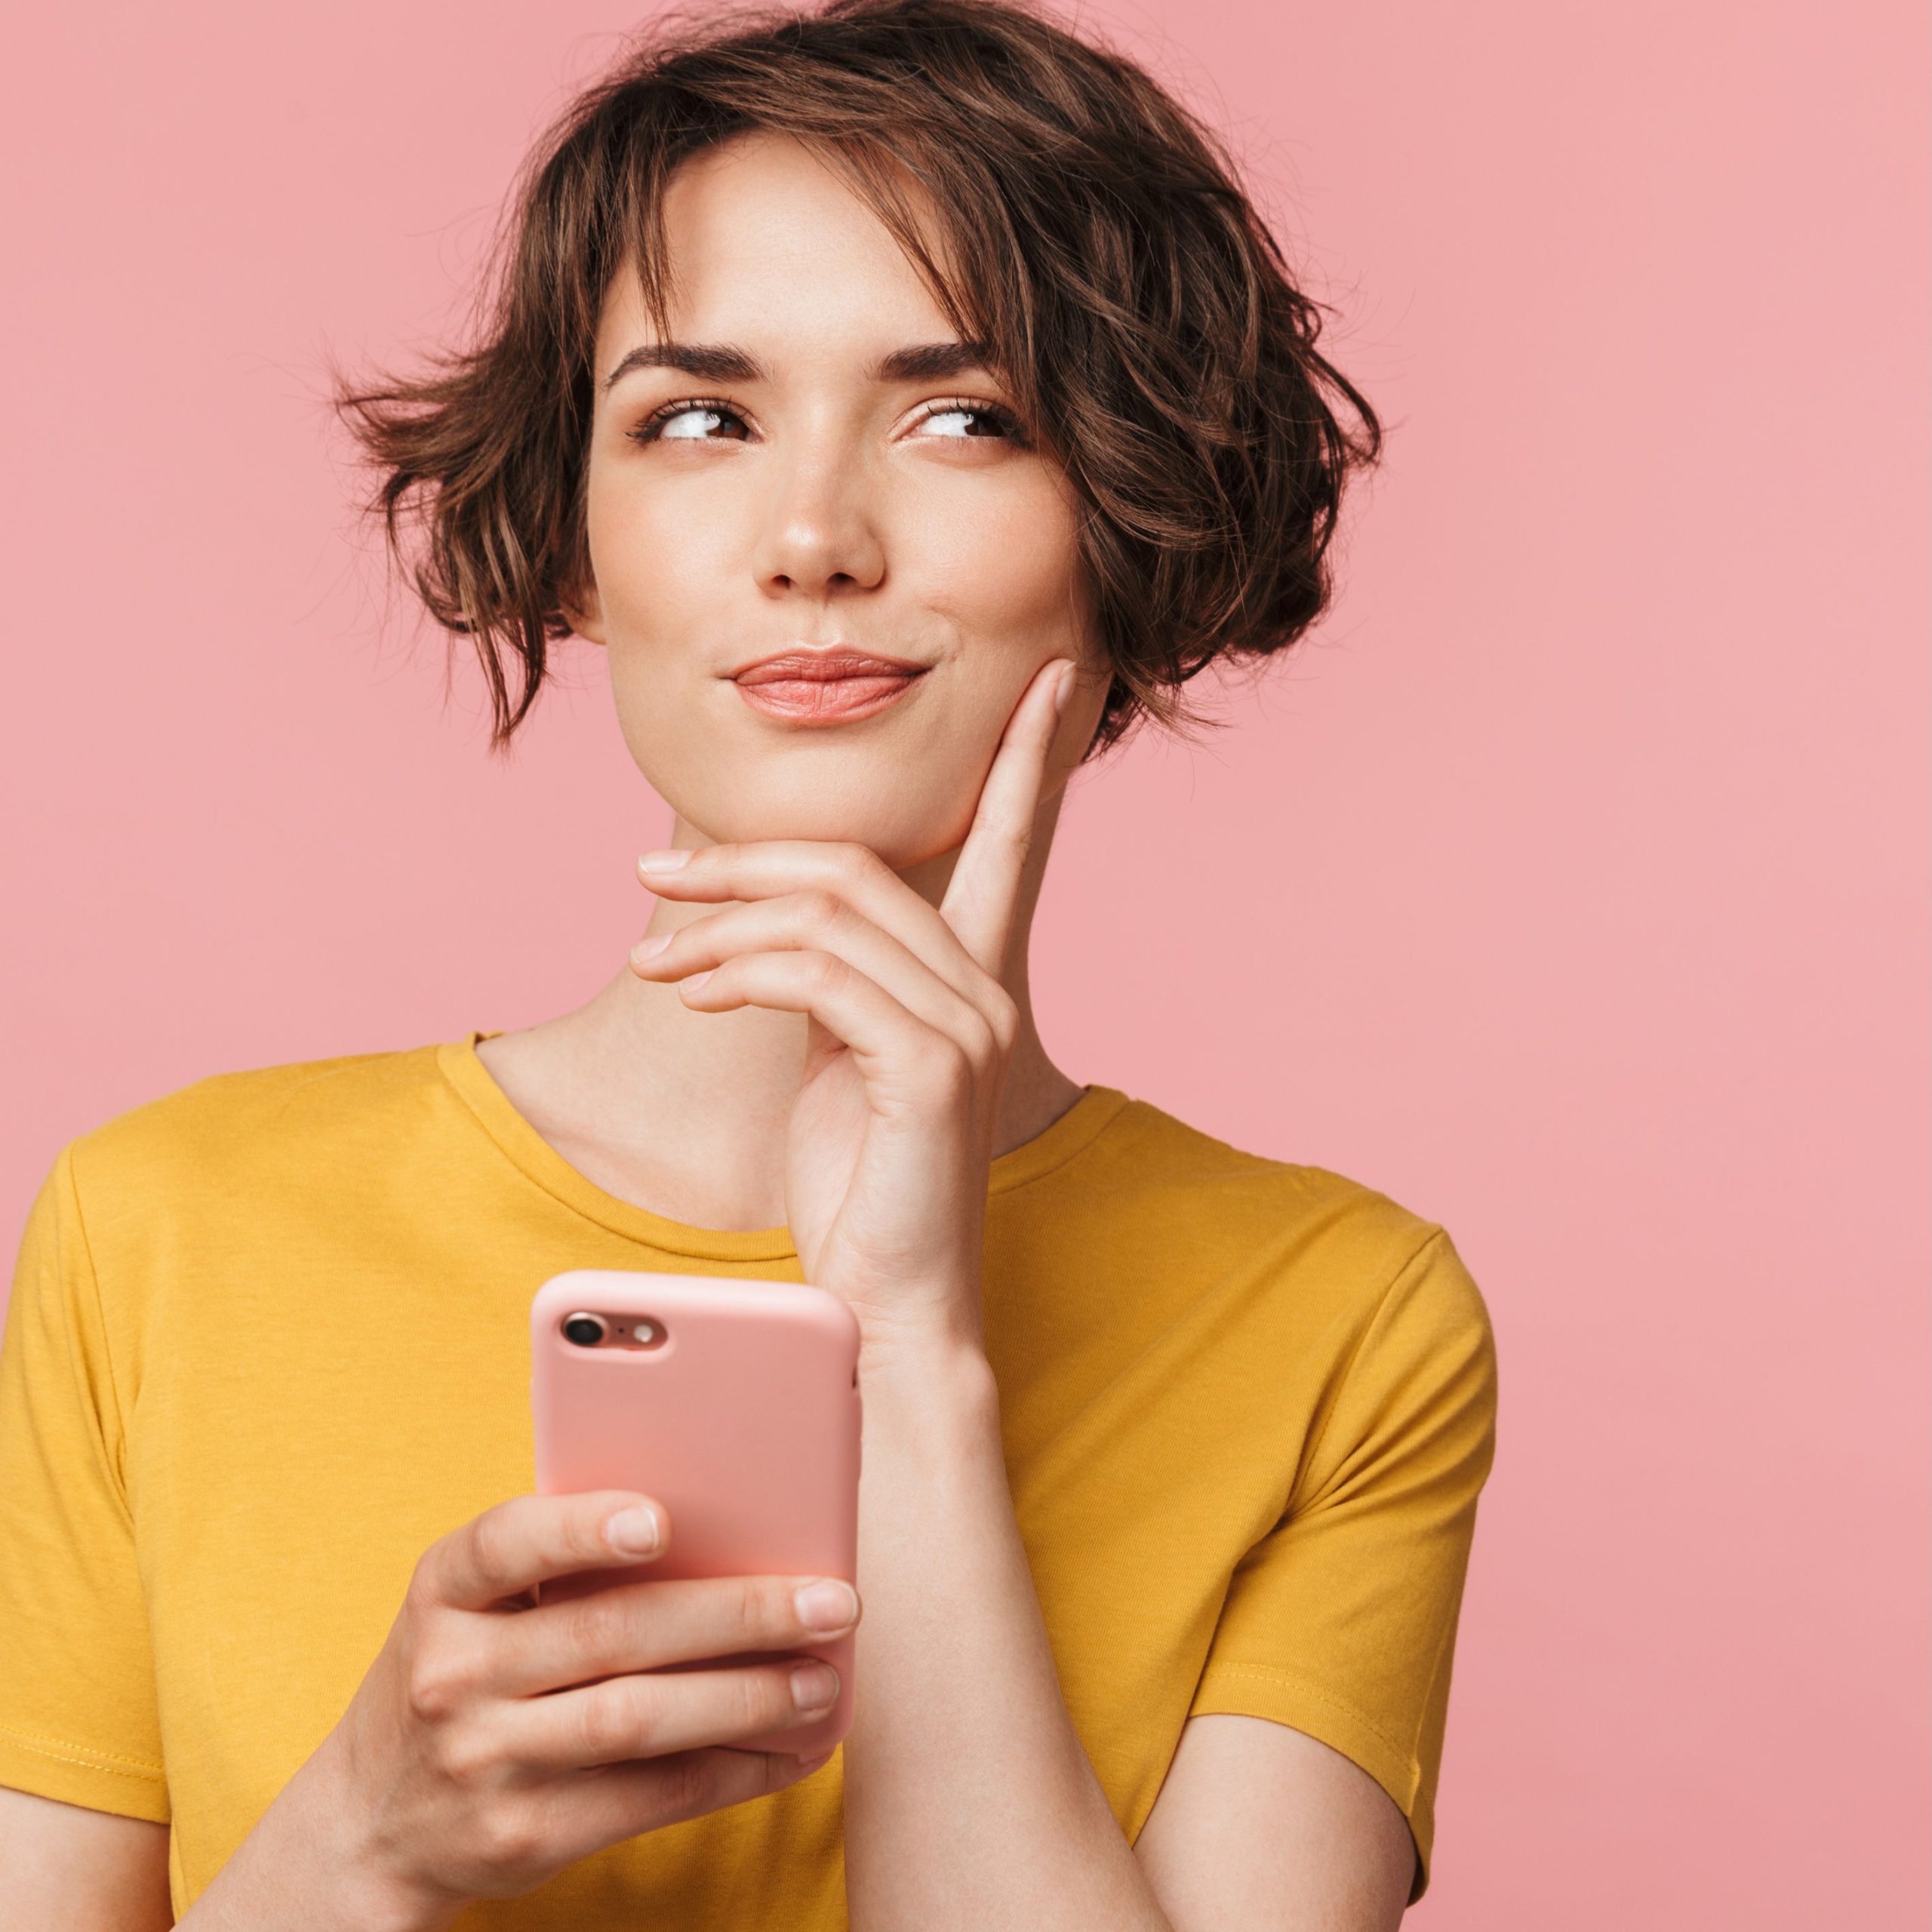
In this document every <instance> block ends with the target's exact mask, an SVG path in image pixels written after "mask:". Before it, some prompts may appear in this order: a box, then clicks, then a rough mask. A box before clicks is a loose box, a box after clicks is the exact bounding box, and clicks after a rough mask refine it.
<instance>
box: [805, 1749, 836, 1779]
mask: <svg viewBox="0 0 1932 1932" xmlns="http://www.w3.org/2000/svg"><path fill="white" fill-rule="evenodd" d="M832 1749H833V1750H836V1749H838V1746H833V1747H832ZM831 1761H832V1752H831V1751H817V1752H814V1753H813V1754H812V1755H811V1757H809V1758H800V1759H799V1760H798V1775H799V1777H807V1776H808V1775H809V1774H811V1773H812V1772H814V1771H815V1770H817V1769H818V1767H820V1765H821V1764H830V1763H831Z"/></svg>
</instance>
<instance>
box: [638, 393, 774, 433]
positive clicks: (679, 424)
mask: <svg viewBox="0 0 1932 1932" xmlns="http://www.w3.org/2000/svg"><path fill="white" fill-rule="evenodd" d="M718 432H723V433H722V434H720V433H718ZM624 433H625V434H626V435H628V436H629V438H630V439H631V440H632V441H633V442H636V443H659V442H663V443H712V442H743V441H744V440H745V438H746V437H747V436H748V435H750V433H751V430H750V426H749V425H748V424H747V423H746V421H745V419H744V418H743V417H742V416H740V414H738V412H737V411H736V410H735V409H734V408H732V407H731V405H730V404H728V403H724V402H719V401H715V399H713V398H708V397H693V396H686V397H683V398H680V399H679V400H678V401H676V402H667V403H666V404H664V405H663V406H662V407H661V408H657V409H654V410H653V411H651V414H649V415H648V417H645V420H643V421H642V422H641V423H639V424H638V426H637V427H636V428H635V429H627V430H626V432H624Z"/></svg>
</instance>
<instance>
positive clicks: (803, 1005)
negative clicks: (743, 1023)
mask: <svg viewBox="0 0 1932 1932" xmlns="http://www.w3.org/2000/svg"><path fill="white" fill-rule="evenodd" d="M678 993H679V995H680V996H681V998H683V1000H684V1002H685V1004H686V1005H687V1006H688V1007H690V1008H693V1009H694V1011H697V1012H700V1013H730V1012H732V1011H735V1010H737V1008H740V1007H746V1006H756V1007H763V1008H766V1009H768V1011H772V1012H774V1013H808V1014H811V1017H813V1018H814V1020H817V1022H818V1023H819V1024H820V1026H823V1027H824V1028H825V1029H826V1031H827V1032H829V1033H831V1034H832V1035H835V1037H836V1038H838V1039H841V1040H842V1041H844V1043H845V1044H846V1045H847V1046H848V1047H849V1048H851V1050H852V1051H853V1053H854V1054H855V1055H856V1056H857V1058H858V1060H859V1061H860V1069H861V1071H862V1072H863V1073H864V1074H865V1075H866V1079H867V1081H868V1082H869V1083H878V1082H881V1081H883V1082H885V1083H888V1087H889V1084H890V1083H894V1082H903V1083H904V1084H905V1086H906V1088H907V1090H908V1093H909V1096H910V1093H911V1091H912V1090H915V1089H916V1090H918V1092H919V1093H920V1094H921V1095H924V1094H926V1093H927V1092H928V1091H930V1088H931V1084H934V1083H937V1084H949V1083H950V1082H951V1081H952V1079H953V1078H955V1076H963V1075H965V1074H967V1073H968V1072H969V1071H970V1066H969V1063H968V1059H967V1056H966V1054H965V1053H964V1050H963V1049H962V1048H960V1046H959V1045H958V1043H957V1042H956V1041H954V1040H952V1039H951V1038H949V1036H948V1035H946V1034H944V1033H942V1032H939V1031H938V1030H937V1029H936V1028H934V1027H931V1026H927V1025H926V1024H925V1023H924V1021H923V1020H917V1019H915V1018H914V1017H913V1016H912V1014H910V1013H909V1012H908V1011H906V1008H904V1007H903V1006H901V1005H900V1003H899V1002H898V1001H897V1000H896V999H894V998H893V997H892V995H891V994H890V993H888V992H886V991H885V989H884V988H883V987H882V986H880V985H879V984H878V983H877V982H876V981H875V980H869V979H867V978H866V976H865V975H864V974H863V973H860V972H857V971H854V968H851V967H850V966H848V965H847V964H846V963H845V962H844V960H842V959H839V958H835V957H834V956H833V955H832V954H831V953H829V952H748V953H746V954H744V955H741V956H740V958H736V959H733V960H731V961H728V962H727V963H726V964H724V965H722V966H721V967H719V968H718V969H717V971H715V972H712V973H701V974H697V975H696V976H695V977H693V978H691V979H688V980H684V981H682V982H681V983H680V984H679V986H678Z"/></svg>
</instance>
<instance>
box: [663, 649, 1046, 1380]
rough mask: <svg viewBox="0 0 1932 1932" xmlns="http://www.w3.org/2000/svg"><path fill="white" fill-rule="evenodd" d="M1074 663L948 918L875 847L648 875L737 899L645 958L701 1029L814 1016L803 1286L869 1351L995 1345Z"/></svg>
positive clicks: (816, 847)
mask: <svg viewBox="0 0 1932 1932" xmlns="http://www.w3.org/2000/svg"><path fill="white" fill-rule="evenodd" d="M1074 675H1075V673H1074V666H1072V663H1070V662H1069V661H1068V660H1066V659H1063V658H1057V659H1054V660H1052V661H1051V662H1050V663H1048V664H1046V665H1044V666H1042V667H1041V669H1040V670H1039V671H1038V672H1037V673H1036V674H1035V676H1034V678H1033V679H1032V682H1031V683H1030V684H1029V685H1028V686H1027V688H1026V691H1025V693H1024V694H1023V695H1022V697H1021V698H1020V702H1019V703H1018V704H1017V706H1015V707H1014V712H1013V715H1012V717H1011V718H1010V719H1009V720H1008V724H1007V728H1006V731H1005V734H1004V736H1003V737H1002V738H1001V742H1000V746H999V749H998V752H996V754H995V756H994V758H993V761H992V768H991V770H990V771H989V772H988V773H987V775H986V782H985V783H984V784H983V786H982V787H981V788H980V799H979V804H978V808H977V811H976V812H975V814H974V820H973V825H972V829H971V832H969V833H968V835H967V838H966V841H965V843H964V844H963V845H962V846H961V848H960V853H959V857H958V862H957V863H956V864H955V867H954V869H953V872H952V879H951V881H950V882H949V884H948V886H947V888H946V894H945V897H944V899H943V901H942V903H940V906H939V907H938V908H937V909H934V907H933V906H930V905H929V904H928V903H927V902H926V901H925V900H924V899H922V898H921V897H920V896H919V895H918V893H916V892H915V891H913V889H912V887H910V886H909V885H908V884H906V881H904V880H903V879H902V878H900V877H899V876H898V875H897V873H895V872H893V871H892V870H891V868H890V867H889V866H887V865H886V864H885V863H884V861H883V860H881V859H880V858H878V857H877V855H876V854H874V853H872V852H871V851H868V850H867V849H866V848H865V847H864V846H862V845H851V844H832V843H829V842H825V841H809V840H769V841H761V842H759V843H757V844H743V845H712V846H706V847H705V848H702V849H700V850H699V851H694V852H682V851H670V852H653V853H647V854H645V856H644V857H643V858H641V860H638V871H639V873H640V875H641V876H642V878H643V879H644V881H645V884H648V886H649V887H650V888H651V891H654V892H655V893H656V894H658V895H659V897H661V898H665V899H675V900H698V901H717V900H730V901H733V902H735V903H732V904H731V905H729V906H728V907H727V908H726V909H724V911H721V912H713V913H711V914H709V915H706V917H704V918H700V919H696V920H694V921H691V924H688V925H686V926H684V927H682V928H680V929H679V930H678V931H676V932H675V933H672V934H669V935H667V936H663V937H657V938H654V939H648V940H645V941H644V942H642V943H641V944H640V945H639V946H638V947H637V948H636V949H635V950H634V951H633V952H632V955H631V964H632V970H633V971H635V973H637V974H638V976H639V977H641V978H644V979H647V980H676V981H677V982H678V991H679V993H680V995H681V997H682V998H683V1000H684V1002H685V1004H686V1005H687V1006H688V1007H690V1008H691V1009H692V1010H693V1011H697V1012H700V1013H728V1012H731V1011H734V1009H735V1008H740V1007H746V1006H757V1007H768V1008H773V1009H775V1010H777V1011H783V1012H788V1013H802V1014H807V1015H808V1016H809V1025H808V1041H807V1047H806V1054H805V1061H804V1075H803V1078H802V1080H801V1084H800V1087H799V1091H798V1098H797V1100H796V1101H795V1103H794V1105H793V1107H792V1116H791V1121H790V1126H789V1134H788V1137H787V1149H786V1180H785V1193H786V1212H787V1214H788V1215H789V1219H790V1222H791V1226H792V1235H793V1238H794V1239H795V1241H797V1243H798V1256H799V1260H800V1261H801V1263H802V1264H803V1267H804V1276H805V1278H806V1280H807V1281H810V1282H811V1283H812V1284H813V1285H814V1286H815V1287H822V1288H827V1289H829V1290H831V1291H832V1292H833V1293H835V1294H838V1295H841V1296H842V1297H844V1300H846V1302H847V1303H848V1304H850V1306H851V1308H852V1309H853V1311H854V1313H855V1314H856V1315H857V1316H858V1318H859V1324H860V1333H861V1335H862V1337H863V1346H864V1347H865V1348H866V1349H867V1350H868V1351H869V1352H870V1351H873V1350H875V1349H877V1348H878V1346H880V1345H881V1343H882V1342H885V1341H889V1340H891V1339H892V1338H893V1337H895V1336H897V1335H899V1334H903V1333H905V1332H906V1331H907V1330H908V1328H909V1327H924V1328H927V1329H933V1328H937V1330H938V1331H940V1332H941V1333H942V1334H943V1335H944V1336H945V1337H946V1338H948V1339H949V1340H960V1339H964V1340H968V1341H970V1342H971V1343H973V1344H974V1345H975V1346H977V1345H978V1343H979V1341H980V1299H979V1298H980V1245H981V1240H982V1236H983V1226H984V1221H985V1216H986V1183H987V1174H988V1171H989V1168H990V1167H991V1165H992V1146H993V1136H994V1133H995V1128H996V1126H997V1124H998V1110H999V1097H1000V1091H1001V1086H1002V1085H1003V1084H1004V1079H1005V1074H1006V1067H1007V1063H1008V1060H1009V1059H1010V1057H1011V1054H1012V1051H1013V1048H1014V1040H1015V1038H1016V1037H1017V1032H1018V1012H1017V1008H1015V1006H1014V1001H1013V1000H1012V998H1011V995H1009V994H1008V992H1007V991H1006V989H1005V987H1004V986H1003V985H1002V984H1001V979H1000V975H1001V970H1002V968H1003V967H1004V963H1005V954H1006V948H1007V943H1008V938H1009V937H1010V936H1011V931H1012V927H1013V919H1014V909H1015V906H1016V904H1017V900H1018V897H1019V892H1020V882H1021V876H1022V873H1023V869H1024V867H1025V865H1026V854H1027V849H1028V846H1029V843H1030V841H1031V839H1032V831H1033V821H1034V815H1035V811H1037V809H1038V804H1039V798H1040V790H1041V782H1042V779H1043V777H1044V772H1045V770H1046V766H1047V761H1048V755H1049V754H1050V752H1051V749H1052V748H1053V744H1054V738H1055V736H1056V734H1057V728H1058V725H1059V721H1060V716H1061V714H1062V713H1063V711H1064V709H1065V708H1066V699H1067V697H1068V694H1069V691H1071V688H1072V682H1073V678H1074Z"/></svg>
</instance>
